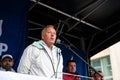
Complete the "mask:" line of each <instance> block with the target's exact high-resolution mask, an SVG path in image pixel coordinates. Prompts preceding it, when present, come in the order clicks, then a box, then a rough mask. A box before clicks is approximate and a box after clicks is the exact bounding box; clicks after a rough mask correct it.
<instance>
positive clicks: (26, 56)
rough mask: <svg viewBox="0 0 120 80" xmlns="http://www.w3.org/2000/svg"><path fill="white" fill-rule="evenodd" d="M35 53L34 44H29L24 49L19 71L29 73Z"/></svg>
mask: <svg viewBox="0 0 120 80" xmlns="http://www.w3.org/2000/svg"><path fill="white" fill-rule="evenodd" d="M33 54H34V53H33V49H32V46H28V47H27V48H26V49H25V50H24V52H23V55H22V57H21V60H20V62H19V66H18V69H17V72H18V73H24V74H29V71H30V66H31V63H32V56H33Z"/></svg>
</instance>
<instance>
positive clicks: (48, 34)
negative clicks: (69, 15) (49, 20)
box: [42, 27, 56, 45]
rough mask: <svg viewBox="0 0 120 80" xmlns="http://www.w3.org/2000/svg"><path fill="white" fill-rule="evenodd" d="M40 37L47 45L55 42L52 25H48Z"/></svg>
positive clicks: (54, 32)
mask: <svg viewBox="0 0 120 80" xmlns="http://www.w3.org/2000/svg"><path fill="white" fill-rule="evenodd" d="M42 39H43V41H44V42H45V43H46V44H47V45H51V44H54V43H55V40H56V31H55V29H54V28H53V27H48V28H47V29H46V30H45V32H44V34H43V35H42Z"/></svg>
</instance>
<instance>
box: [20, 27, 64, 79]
mask: <svg viewBox="0 0 120 80" xmlns="http://www.w3.org/2000/svg"><path fill="white" fill-rule="evenodd" d="M41 37H42V40H39V41H35V42H34V43H32V44H31V45H29V46H28V47H27V48H26V49H25V51H24V53H23V56H22V58H21V60H20V63H19V66H18V72H20V73H25V74H30V75H37V76H43V77H49V78H53V77H55V78H61V79H62V69H63V58H62V54H61V50H60V49H59V48H57V47H56V46H54V43H55V40H56V31H55V29H54V26H52V25H48V26H47V27H45V28H44V29H43V30H42V33H41ZM60 73H61V74H60ZM58 74H60V75H58Z"/></svg>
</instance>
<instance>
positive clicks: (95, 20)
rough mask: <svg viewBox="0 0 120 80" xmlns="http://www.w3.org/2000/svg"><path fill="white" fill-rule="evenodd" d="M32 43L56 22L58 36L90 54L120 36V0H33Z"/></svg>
mask: <svg viewBox="0 0 120 80" xmlns="http://www.w3.org/2000/svg"><path fill="white" fill-rule="evenodd" d="M31 4H32V5H31V7H30V9H29V15H28V25H29V37H28V38H29V43H31V42H33V41H34V40H37V39H39V38H40V32H41V29H42V28H43V27H44V26H45V25H49V24H52V25H55V27H56V28H57V30H58V38H59V39H60V40H61V41H63V42H65V43H66V44H70V46H72V47H75V48H77V49H80V50H83V51H84V52H85V53H88V55H89V57H90V56H92V55H94V54H96V53H97V52H100V51H101V50H103V49H105V48H107V47H109V46H111V45H112V44H114V43H116V42H118V41H119V40H120V27H119V26H120V0H52V1H51V0H38V1H37V0H32V1H31Z"/></svg>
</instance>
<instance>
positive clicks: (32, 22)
mask: <svg viewBox="0 0 120 80" xmlns="http://www.w3.org/2000/svg"><path fill="white" fill-rule="evenodd" d="M28 22H29V23H31V24H35V25H37V26H41V27H44V25H41V24H39V23H37V22H34V21H31V20H28Z"/></svg>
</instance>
